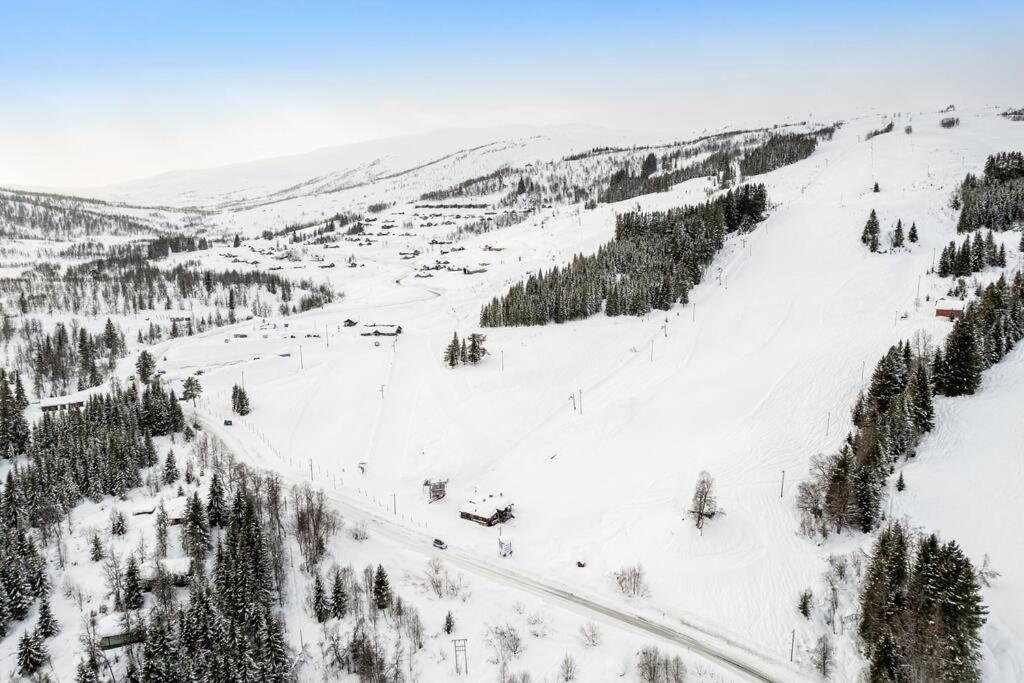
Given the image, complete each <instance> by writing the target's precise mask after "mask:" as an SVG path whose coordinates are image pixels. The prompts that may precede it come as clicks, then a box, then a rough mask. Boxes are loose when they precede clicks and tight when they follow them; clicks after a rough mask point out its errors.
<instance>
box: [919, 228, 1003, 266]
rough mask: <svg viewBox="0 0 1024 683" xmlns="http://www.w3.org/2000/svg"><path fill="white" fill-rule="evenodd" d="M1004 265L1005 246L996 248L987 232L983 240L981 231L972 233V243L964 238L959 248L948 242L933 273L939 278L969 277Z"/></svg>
mask: <svg viewBox="0 0 1024 683" xmlns="http://www.w3.org/2000/svg"><path fill="white" fill-rule="evenodd" d="M1005 265H1006V246H1005V245H1002V244H1000V245H999V246H998V247H996V241H995V237H993V235H992V231H991V230H989V231H988V233H987V234H986V235H985V237H984V238H983V237H982V236H981V231H978V232H976V233H974V240H973V242H972V240H971V238H970V236H968V237H965V238H964V241H963V244H961V245H960V247H959V248H958V247H957V246H956V243H955V242H954V241H953V240H950V241H949V244H948V245H946V247H945V248H944V249H943V250H942V255H941V256H940V257H939V264H938V266H937V267H936V269H935V271H936V272H937V273H938V274H939V276H940V277H950V276H952V277H969V276H970V275H971V274H972V273H979V272H981V271H983V270H985V268H988V267H991V266H1000V267H1001V266H1005Z"/></svg>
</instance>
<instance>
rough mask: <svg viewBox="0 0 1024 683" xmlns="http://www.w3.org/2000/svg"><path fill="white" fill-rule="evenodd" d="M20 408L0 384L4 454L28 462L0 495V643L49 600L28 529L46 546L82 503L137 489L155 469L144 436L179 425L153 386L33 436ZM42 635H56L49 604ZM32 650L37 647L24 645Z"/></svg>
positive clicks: (53, 421)
mask: <svg viewBox="0 0 1024 683" xmlns="http://www.w3.org/2000/svg"><path fill="white" fill-rule="evenodd" d="M23 409H24V408H23V407H21V408H19V407H18V401H17V398H13V399H12V398H11V395H10V387H9V386H8V383H7V380H6V378H0V427H2V435H0V436H2V438H3V440H4V446H5V448H4V450H3V454H4V455H5V456H15V455H17V456H21V455H24V456H26V461H25V462H19V463H18V464H16V465H15V466H14V467H12V468H11V469H10V470H9V471H8V473H7V477H6V479H5V481H4V485H3V488H2V490H0V587H2V589H3V590H2V591H0V637H2V636H3V634H5V633H6V625H7V624H8V623H9V622H11V621H17V620H21V619H24V618H25V616H26V614H27V611H28V609H29V607H30V605H31V603H32V601H33V600H34V599H36V598H42V599H44V600H45V598H46V596H47V594H48V589H49V585H48V582H47V577H46V571H45V561H44V560H43V558H42V556H41V555H40V554H39V553H38V551H37V550H36V548H35V545H34V543H33V541H32V537H31V535H30V534H29V530H30V529H32V528H34V529H36V530H38V532H39V535H40V538H41V539H42V541H43V542H44V543H45V542H47V540H48V539H50V538H52V537H54V536H55V535H56V528H57V527H58V526H59V525H60V524H61V523H62V521H63V519H64V517H65V516H66V515H68V514H69V513H70V511H71V510H72V509H73V508H74V507H75V506H76V505H77V504H78V503H79V502H80V501H81V500H82V499H83V498H90V499H92V500H99V499H100V498H102V497H103V496H105V495H113V496H123V495H124V494H125V493H126V492H127V491H128V490H129V489H130V488H133V487H135V486H138V485H140V484H141V483H142V481H141V475H140V470H141V469H143V468H145V467H150V466H152V465H154V464H156V450H155V448H154V446H153V442H152V440H151V438H150V435H151V434H168V433H170V432H172V431H178V430H181V429H182V428H183V426H184V425H183V419H182V416H181V409H180V408H179V407H178V405H177V402H176V401H175V399H174V394H173V392H172V393H171V394H169V395H168V394H167V393H165V392H164V390H163V389H162V388H161V387H160V386H159V385H158V384H153V385H151V386H149V387H147V388H146V391H145V393H144V394H143V396H142V397H141V398H140V397H139V396H138V394H137V393H136V392H135V391H134V390H128V391H119V390H115V391H113V392H112V393H109V394H104V395H95V396H93V397H91V398H90V399H89V400H88V401H87V402H86V404H85V406H84V407H83V408H82V409H81V410H78V411H74V410H72V411H63V412H61V413H57V414H53V413H44V414H43V417H42V419H41V420H39V421H38V422H37V423H36V424H35V425H34V426H33V428H32V430H31V432H29V430H28V427H27V424H26V423H25V418H24V414H23V413H22V410H23ZM40 629H41V630H42V631H44V632H45V633H43V634H42V637H43V638H45V637H49V635H52V634H53V633H55V632H56V624H55V622H53V621H52V615H51V614H50V613H49V605H48V604H47V605H46V606H45V609H44V608H43V606H42V605H41V608H40V621H39V624H38V625H37V630H40ZM47 634H48V635H47ZM30 646H31V647H38V646H39V643H38V642H36V643H29V642H26V644H25V647H26V648H28V647H30ZM44 651H45V648H44Z"/></svg>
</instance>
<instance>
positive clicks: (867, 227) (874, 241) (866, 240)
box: [860, 209, 880, 252]
mask: <svg viewBox="0 0 1024 683" xmlns="http://www.w3.org/2000/svg"><path fill="white" fill-rule="evenodd" d="M879 233H880V228H879V225H878V214H876V213H875V210H874V209H871V214H870V215H869V216H868V220H867V223H865V224H864V230H863V231H862V232H861V234H860V241H861V243H862V244H864V245H866V246H867V248H868V249H869V250H871V252H876V251H878V235H879Z"/></svg>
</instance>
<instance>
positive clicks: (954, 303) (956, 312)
mask: <svg viewBox="0 0 1024 683" xmlns="http://www.w3.org/2000/svg"><path fill="white" fill-rule="evenodd" d="M966 305H967V303H966V302H965V301H964V300H963V299H948V298H946V299H939V300H938V301H936V302H935V315H936V316H937V317H940V318H949V319H950V320H956V319H957V318H960V317H963V314H964V308H965V306H966Z"/></svg>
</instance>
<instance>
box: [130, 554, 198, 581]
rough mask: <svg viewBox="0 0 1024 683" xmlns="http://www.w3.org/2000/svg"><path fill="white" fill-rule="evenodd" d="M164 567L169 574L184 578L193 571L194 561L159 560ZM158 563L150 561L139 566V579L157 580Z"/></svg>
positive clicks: (176, 558)
mask: <svg viewBox="0 0 1024 683" xmlns="http://www.w3.org/2000/svg"><path fill="white" fill-rule="evenodd" d="M158 561H159V562H160V564H161V565H163V568H164V571H165V572H167V573H168V574H174V575H176V576H183V575H185V574H188V573H189V572H190V571H192V559H191V558H188V557H165V558H164V559H162V560H158ZM156 565H157V563H156V562H154V561H152V560H148V561H146V562H143V563H142V564H141V565H139V578H140V579H142V580H143V581H152V580H153V579H155V578H156Z"/></svg>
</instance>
